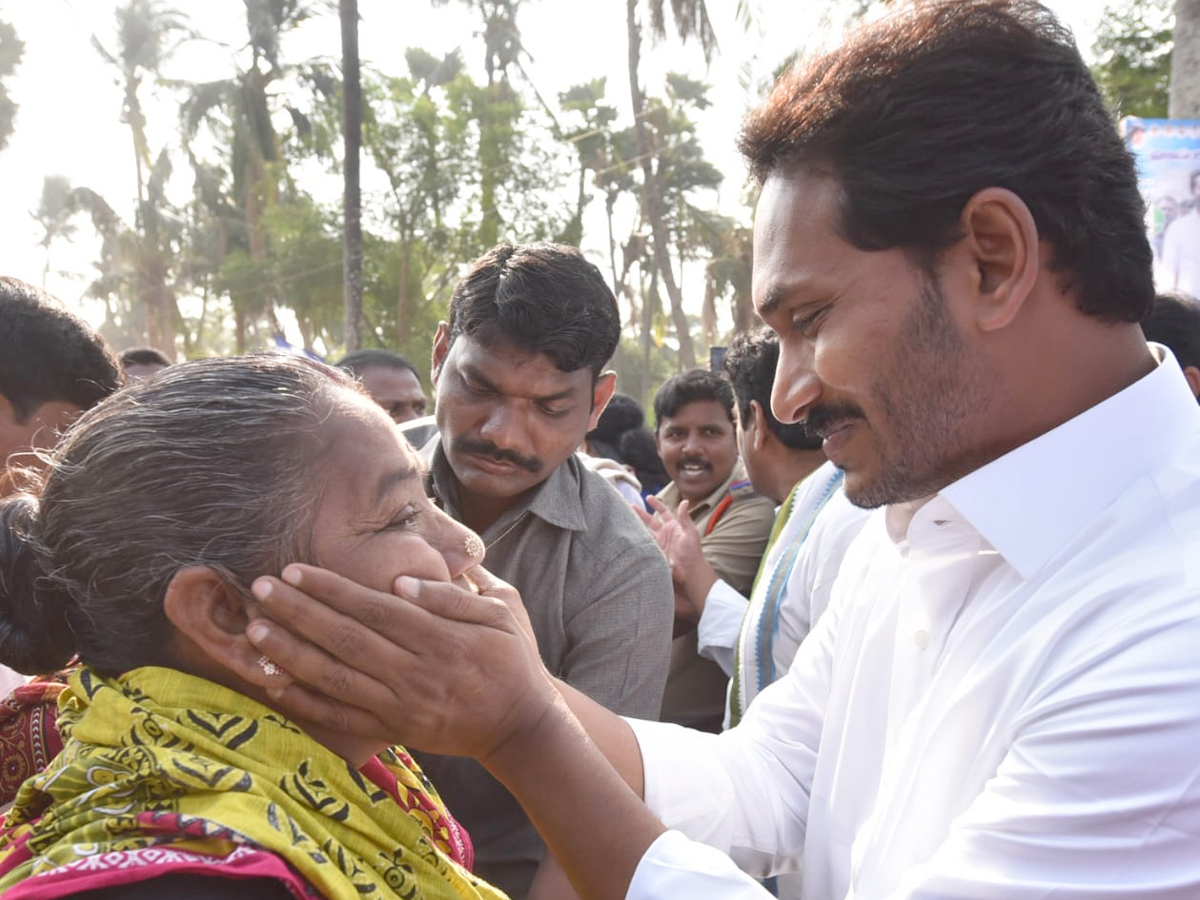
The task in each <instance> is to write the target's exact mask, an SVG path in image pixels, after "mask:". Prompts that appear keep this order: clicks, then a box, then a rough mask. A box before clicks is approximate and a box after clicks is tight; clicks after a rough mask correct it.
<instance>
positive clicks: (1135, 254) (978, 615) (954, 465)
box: [247, 0, 1200, 900]
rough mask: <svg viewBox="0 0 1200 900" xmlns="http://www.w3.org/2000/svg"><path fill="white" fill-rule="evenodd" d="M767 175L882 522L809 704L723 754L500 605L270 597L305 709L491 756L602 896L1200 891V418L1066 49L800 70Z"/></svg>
mask: <svg viewBox="0 0 1200 900" xmlns="http://www.w3.org/2000/svg"><path fill="white" fill-rule="evenodd" d="M741 147H742V150H743V152H744V153H745V155H746V156H747V158H748V159H749V161H750V163H751V169H752V171H753V172H754V174H755V176H756V178H757V179H758V180H759V181H760V182H761V184H762V193H761V196H760V200H759V202H758V207H757V210H756V215H755V239H754V294H755V304H756V306H757V308H758V310H759V313H760V315H761V316H762V317H763V319H764V320H765V321H766V322H767V324H768V325H770V326H771V328H772V329H773V330H774V331H775V332H776V333H778V334H779V335H780V343H781V351H780V361H779V367H778V371H777V373H776V381H775V385H776V386H775V392H774V394H773V397H772V408H773V409H774V411H775V413H776V415H777V416H778V417H779V418H780V420H781V421H785V422H788V421H804V422H805V423H806V424H807V426H808V427H810V428H812V429H814V430H815V431H817V432H818V433H819V434H821V435H822V436H823V438H824V445H823V446H824V449H825V452H826V454H827V455H828V456H829V457H830V459H831V460H832V461H833V462H835V463H836V464H837V465H839V466H840V467H841V468H842V469H843V470H844V471H845V473H846V474H845V491H846V495H847V496H848V497H849V498H850V499H851V500H852V501H853V502H855V503H857V504H859V505H862V506H867V507H879V508H880V509H878V511H877V512H876V513H875V514H874V515H873V516H872V517H871V519H870V521H868V523H867V525H866V526H865V527H864V529H863V531H862V533H861V534H860V535H859V537H858V539H857V540H856V541H855V543H854V544H853V545H852V546H851V548H850V550H849V551H848V553H847V557H846V559H845V561H844V564H843V567H842V571H841V574H840V575H839V579H838V582H837V584H836V585H835V588H834V592H833V597H832V600H831V602H830V607H829V609H828V610H827V612H826V614H825V615H824V616H823V617H822V619H821V620H820V622H819V623H818V624H817V626H816V628H815V629H814V631H813V632H812V634H810V635H809V637H808V639H807V640H805V642H804V643H803V644H802V645H801V647H800V650H799V652H798V653H797V656H796V659H795V661H794V663H793V665H792V668H791V669H790V670H789V672H788V675H787V677H786V678H784V679H782V680H781V681H778V682H776V683H775V684H774V685H772V686H770V687H768V688H767V689H766V690H764V691H763V693H762V694H760V695H759V697H758V698H757V699H756V700H755V702H754V703H753V704H752V706H751V708H750V710H749V711H748V713H747V716H746V718H745V720H744V721H743V722H742V724H741V725H739V726H738V727H737V728H734V729H732V730H730V731H727V732H725V733H723V734H721V735H703V734H696V733H692V732H689V731H687V730H686V729H682V728H675V727H671V726H665V725H662V724H656V723H642V722H629V721H626V720H621V719H618V718H617V717H614V716H612V715H611V714H609V713H607V712H606V711H604V710H601V709H598V708H597V707H596V706H595V705H594V704H590V703H589V702H588V701H587V700H586V698H582V697H579V696H578V695H577V694H575V693H573V692H572V691H571V690H570V689H569V688H566V687H564V686H562V685H560V684H558V683H556V682H555V681H554V680H553V679H551V678H550V677H548V676H547V674H546V673H545V671H544V670H543V669H542V668H541V667H540V665H539V664H538V663H537V660H536V657H535V655H534V654H533V653H532V650H531V647H530V640H529V637H528V635H527V634H526V632H525V630H524V629H523V627H522V626H521V624H520V606H519V603H518V602H517V599H516V598H515V597H514V596H513V593H512V591H511V589H508V588H506V587H504V586H502V585H497V584H496V583H494V582H493V581H491V580H489V579H488V577H487V576H486V575H485V574H483V573H478V572H477V573H476V574H475V576H474V577H475V578H476V579H477V582H478V587H479V588H480V590H481V593H482V596H481V597H474V596H472V595H471V593H469V592H467V591H464V590H463V589H461V588H460V587H458V586H454V585H440V584H435V583H432V582H417V581H415V580H413V579H403V578H402V579H398V582H397V585H396V591H397V594H398V597H396V598H392V597H389V596H388V595H383V594H372V593H371V592H367V591H363V590H362V589H358V588H354V587H353V586H350V585H347V584H345V583H342V582H338V581H337V580H336V578H334V577H332V576H330V575H328V573H323V572H321V571H320V570H314V569H303V568H300V567H295V568H290V569H289V570H288V576H289V577H288V582H284V581H279V580H275V579H262V580H260V581H258V582H256V585H255V591H256V595H257V596H258V597H259V598H260V599H261V600H262V602H263V605H264V608H265V609H266V610H267V611H268V613H269V614H270V615H271V617H272V619H274V621H275V622H286V623H289V625H288V627H289V628H291V629H294V630H295V631H299V632H301V633H302V634H303V636H304V637H305V638H307V640H309V641H312V642H314V643H316V644H318V645H320V646H321V647H322V648H324V652H323V653H317V652H314V651H313V649H312V648H311V647H307V646H305V645H304V644H303V643H301V642H297V640H296V639H295V637H294V636H290V635H289V634H288V633H287V630H286V629H285V628H284V627H282V626H280V625H278V624H272V623H269V622H266V621H264V620H256V621H255V622H252V623H250V626H249V630H248V634H247V637H248V638H249V639H250V640H251V642H252V643H253V645H254V647H255V648H256V649H257V650H258V651H261V652H264V653H267V654H268V655H269V656H271V657H272V658H274V659H277V660H279V661H280V662H281V663H282V664H283V665H284V667H285V668H286V669H287V670H288V671H289V672H290V673H292V674H293V675H294V676H296V677H301V678H303V679H304V681H306V682H307V683H309V684H319V685H322V686H323V687H324V688H325V690H326V691H327V693H328V694H329V696H328V697H318V696H315V695H313V694H311V693H309V692H307V691H304V690H302V689H299V688H297V687H295V686H284V685H281V688H282V691H281V694H282V696H283V697H284V698H285V700H286V701H287V702H289V703H292V704H295V706H296V708H297V709H298V710H299V709H303V710H304V711H305V712H306V714H308V715H309V716H310V717H311V716H314V715H316V716H320V717H321V720H322V721H326V722H328V723H330V724H331V725H335V726H337V727H341V728H344V729H352V730H354V731H356V732H362V733H366V734H375V735H377V736H384V735H386V736H387V737H389V738H391V739H401V740H404V741H407V742H410V743H416V744H417V745H421V744H426V745H433V746H436V747H438V748H440V749H442V750H444V751H446V752H456V753H466V754H469V755H472V756H474V757H476V758H478V759H480V760H481V761H482V762H483V763H484V765H485V766H487V767H488V769H489V770H490V771H492V772H493V773H494V774H495V775H496V776H497V777H498V778H500V779H501V780H502V781H504V782H505V784H507V785H508V786H509V788H510V789H511V790H512V791H513V792H514V794H515V795H516V796H518V797H519V798H520V800H521V802H522V804H523V806H524V808H525V809H526V810H527V812H528V813H529V814H530V817H531V818H532V820H533V821H534V823H535V824H536V825H537V827H538V829H539V831H540V832H541V833H542V835H543V836H544V837H545V838H546V841H547V844H548V846H549V847H550V848H551V850H552V851H553V852H554V853H555V855H556V856H557V857H558V859H559V860H560V861H561V862H562V863H563V866H564V868H565V870H566V872H567V873H568V875H569V876H570V878H571V880H572V883H573V884H574V886H575V888H576V890H577V891H578V892H579V893H580V895H581V896H584V897H594V898H619V897H628V898H633V900H643V898H644V900H649V898H657V897H687V898H689V900H706V898H722V900H729V898H752V897H753V898H760V897H765V896H766V893H765V891H764V889H763V888H762V887H761V886H760V885H758V884H756V883H755V882H754V880H753V879H752V878H751V877H750V875H749V874H746V873H751V874H753V875H765V874H768V873H770V872H780V871H783V872H786V871H794V870H797V869H800V870H801V871H802V873H803V880H804V885H803V892H804V897H805V898H808V900H843V898H854V900H935V898H936V900H943V898H956V900H957V898H971V900H1035V898H1037V900H1045V898H1050V897H1053V898H1054V900H1101V898H1104V900H1112V898H1126V900H1132V898H1138V900H1192V898H1195V897H1198V896H1200V853H1198V852H1197V847H1200V753H1198V752H1197V749H1196V748H1197V747H1200V654H1197V652H1196V647H1197V646H1200V406H1197V404H1196V403H1195V401H1194V399H1193V397H1192V394H1191V391H1190V390H1189V389H1188V386H1187V382H1186V381H1185V379H1184V377H1183V374H1182V373H1181V371H1180V369H1179V366H1178V364H1177V363H1176V362H1175V360H1174V359H1173V358H1172V357H1171V356H1170V355H1169V354H1167V353H1166V352H1165V351H1164V350H1163V349H1162V348H1160V347H1153V348H1151V347H1148V346H1147V344H1146V343H1145V341H1144V339H1143V337H1142V335H1141V331H1140V329H1139V328H1138V325H1137V322H1138V320H1139V319H1140V318H1141V317H1143V316H1144V315H1145V314H1146V313H1147V311H1148V310H1149V308H1150V306H1151V303H1152V301H1153V298H1154V288H1153V285H1152V282H1151V265H1152V258H1151V253H1150V247H1149V244H1148V241H1147V239H1146V236H1145V234H1144V231H1143V230H1142V204H1141V199H1140V197H1139V195H1138V190H1137V178H1136V173H1135V172H1134V168H1133V164H1132V161H1131V159H1130V157H1129V156H1128V154H1127V153H1126V151H1125V150H1124V147H1123V146H1122V144H1121V141H1120V139H1119V137H1118V136H1117V133H1116V129H1115V127H1114V125H1113V122H1112V120H1111V118H1110V117H1109V115H1108V113H1107V111H1106V109H1105V107H1104V102H1103V100H1102V98H1101V96H1100V93H1099V91H1098V90H1097V88H1096V86H1095V84H1094V82H1093V81H1092V79H1091V77H1090V75H1089V73H1088V69H1087V67H1086V65H1085V64H1084V63H1083V61H1082V59H1081V58H1080V56H1079V53H1078V51H1077V49H1076V48H1075V46H1074V43H1073V41H1072V39H1071V37H1070V34H1069V32H1068V31H1067V30H1066V29H1063V28H1062V27H1061V26H1060V25H1059V24H1058V23H1057V22H1056V21H1055V20H1054V18H1053V16H1052V15H1051V14H1050V13H1049V12H1048V11H1047V10H1045V9H1044V8H1043V7H1041V6H1040V5H1039V4H1037V3H1034V2H1032V0H933V2H921V3H914V4H912V5H910V6H908V7H906V8H904V9H903V10H899V11H896V12H894V13H893V14H892V15H891V16H889V17H887V18H885V19H883V20H881V21H880V22H878V23H875V24H872V25H867V26H865V27H864V28H863V29H862V30H861V31H859V32H858V33H857V34H856V35H854V36H852V37H851V38H850V39H848V41H847V43H846V44H845V45H843V46H842V47H841V48H839V49H837V50H835V51H833V52H832V53H831V54H829V55H828V56H825V57H822V58H818V59H815V60H813V61H811V62H810V63H808V64H807V66H806V67H805V68H803V69H800V70H797V71H794V72H792V73H789V74H788V75H785V76H784V77H783V79H781V81H780V82H779V84H777V85H776V87H775V89H774V90H773V91H772V93H771V95H770V97H769V98H768V99H767V100H766V101H765V103H764V104H763V105H762V106H761V107H760V108H759V109H757V110H755V111H754V112H753V113H751V114H750V116H749V117H748V119H747V122H746V124H745V127H744V131H743V136H742V141H741ZM297 586H298V587H299V588H300V589H301V590H303V591H305V592H306V593H307V594H308V595H315V596H317V597H318V598H320V600H319V601H314V600H313V599H311V597H310V596H305V594H302V593H300V592H298V591H297V590H295V587H297ZM356 620H366V621H367V622H368V623H369V624H370V625H371V626H373V627H371V628H368V627H367V626H364V625H360V624H356ZM338 632H341V633H342V634H341V635H340V636H338V635H337V633H338ZM347 634H350V635H355V636H356V637H355V638H354V639H353V641H349V640H347V638H346V636H345V635H347ZM351 644H352V645H353V651H354V652H349V648H350V645H351ZM332 657H338V659H337V660H335V659H333V658H332ZM434 673H436V676H437V677H435V674H434ZM416 686H420V687H421V689H422V690H421V692H420V693H421V696H419V697H418V696H416V694H417V692H416V691H414V687H416ZM735 862H736V865H735Z"/></svg>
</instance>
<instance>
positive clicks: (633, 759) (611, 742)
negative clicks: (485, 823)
mask: <svg viewBox="0 0 1200 900" xmlns="http://www.w3.org/2000/svg"><path fill="white" fill-rule="evenodd" d="M555 684H556V685H557V687H558V692H559V694H561V695H562V698H563V701H564V702H565V703H566V705H567V707H568V708H569V709H570V710H571V712H572V713H573V714H574V716H575V718H576V719H577V720H578V722H579V724H580V725H581V726H582V727H583V730H584V731H585V732H587V736H588V737H589V738H591V740H592V742H593V743H594V744H595V746H596V748H597V749H598V750H599V751H600V753H602V754H603V755H604V758H605V759H607V760H608V763H609V765H610V766H612V768H613V769H615V770H616V772H617V774H619V775H620V776H621V778H622V779H623V780H624V781H625V784H626V785H628V786H629V788H630V789H631V790H632V791H633V792H634V794H636V795H637V797H638V798H639V799H640V798H641V797H643V796H644V793H645V770H644V769H643V768H642V751H641V749H640V748H639V747H638V742H637V738H636V737H634V734H633V729H631V728H630V727H629V726H628V725H627V724H625V720H624V719H622V718H621V717H620V716H618V715H617V714H616V713H614V712H613V711H612V710H610V709H607V708H606V707H604V706H602V705H601V704H599V703H597V702H596V701H595V700H593V699H592V698H591V697H589V696H588V695H587V694H585V693H583V692H582V691H580V690H579V689H578V688H574V687H572V686H571V685H569V684H567V683H566V682H565V681H563V680H562V679H561V678H559V679H555ZM497 777H498V776H497Z"/></svg>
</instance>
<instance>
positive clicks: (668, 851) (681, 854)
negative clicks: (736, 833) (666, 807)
mask: <svg viewBox="0 0 1200 900" xmlns="http://www.w3.org/2000/svg"><path fill="white" fill-rule="evenodd" d="M661 897H687V898H688V900H764V898H768V897H771V892H770V891H768V890H767V889H766V888H764V887H763V886H762V885H761V884H759V883H758V882H757V881H755V880H754V879H753V878H751V877H750V876H749V875H747V874H746V873H745V872H742V871H741V870H740V869H738V867H737V866H735V865H734V864H733V860H731V859H730V858H729V857H728V856H726V855H725V854H724V853H721V852H720V851H718V850H714V849H713V848H712V847H706V846H705V845H704V844H698V843H696V842H695V841H691V840H688V839H687V838H686V837H684V836H683V835H682V834H681V833H680V832H678V831H665V832H663V833H662V834H660V835H659V836H658V838H657V839H656V840H655V841H654V843H653V844H651V845H650V846H649V847H648V848H647V849H646V852H645V853H644V854H643V855H642V859H641V861H640V862H639V863H638V866H637V869H635V870H634V873H633V880H632V881H630V882H629V891H628V892H627V893H626V895H625V898H626V900H658V898H661Z"/></svg>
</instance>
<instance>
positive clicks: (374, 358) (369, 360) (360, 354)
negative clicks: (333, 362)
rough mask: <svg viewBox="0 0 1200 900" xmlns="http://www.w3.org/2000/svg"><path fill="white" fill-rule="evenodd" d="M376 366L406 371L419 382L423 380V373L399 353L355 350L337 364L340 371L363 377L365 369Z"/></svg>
mask: <svg viewBox="0 0 1200 900" xmlns="http://www.w3.org/2000/svg"><path fill="white" fill-rule="evenodd" d="M376 366H378V367H382V368H386V369H406V370H408V371H409V372H412V373H413V374H414V375H416V376H417V381H418V382H419V381H420V380H421V373H420V372H418V371H417V367H416V366H414V365H413V364H412V363H410V362H409V361H408V360H407V359H405V358H404V357H403V356H401V355H400V354H399V353H393V352H392V351H391V350H355V351H354V352H353V353H348V354H346V356H344V357H342V359H341V360H339V361H338V364H337V367H338V368H339V369H345V370H346V371H347V372H349V373H351V374H352V375H361V374H362V373H363V370H364V369H370V368H372V367H376Z"/></svg>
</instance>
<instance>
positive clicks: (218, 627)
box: [163, 566, 287, 688]
mask: <svg viewBox="0 0 1200 900" xmlns="http://www.w3.org/2000/svg"><path fill="white" fill-rule="evenodd" d="M252 605H253V606H257V604H256V602H255V601H254V600H253V598H252V596H251V595H250V594H249V593H248V592H247V593H245V594H243V593H242V592H240V591H238V590H236V589H235V588H234V587H233V586H232V585H230V584H229V582H228V581H227V580H226V579H225V578H223V577H221V576H220V575H219V574H217V572H215V571H214V570H212V569H210V568H208V567H207V566H185V567H184V568H182V569H180V570H179V571H178V572H176V573H175V575H174V577H172V579H171V581H170V583H169V584H168V585H167V592H166V595H165V596H164V597H163V612H165V613H166V616H167V619H168V620H169V621H170V622H171V624H172V625H174V626H175V630H176V631H177V632H178V634H179V636H180V637H181V638H184V639H185V641H186V643H187V644H190V645H191V647H193V648H195V649H197V650H199V651H200V653H201V654H202V655H203V656H204V657H206V659H202V660H196V661H195V662H196V665H197V666H198V667H199V668H201V669H202V670H203V671H202V672H200V673H199V674H204V675H206V676H207V677H210V678H211V680H214V681H219V682H222V683H227V679H226V678H224V677H222V676H224V675H226V674H228V673H232V674H233V675H235V676H237V677H238V678H239V679H241V680H242V681H246V682H250V683H251V684H254V685H257V686H259V687H263V688H267V687H282V686H283V685H284V684H286V683H287V682H286V681H285V680H284V679H283V678H281V677H280V676H279V675H267V674H266V673H265V672H264V671H263V669H262V667H261V665H260V664H259V659H260V658H261V656H262V653H261V652H260V651H259V650H257V649H255V647H254V645H253V644H251V643H250V642H249V641H248V640H247V639H246V634H245V631H246V625H247V624H248V623H249V622H250V619H251V618H253V617H254V616H255V615H258V614H259V613H258V611H257V610H256V609H252V608H251V606H252ZM181 652H186V651H183V650H182V648H181Z"/></svg>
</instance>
